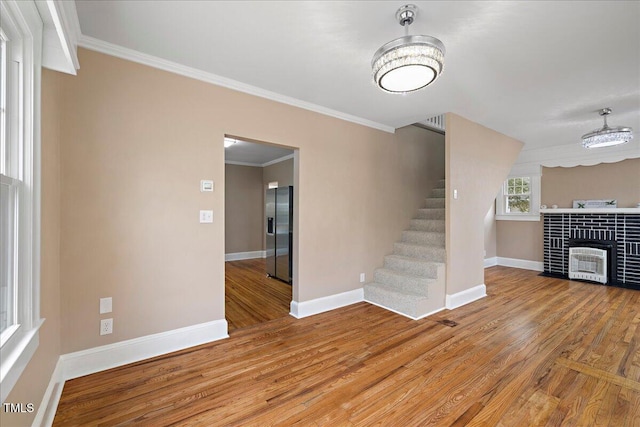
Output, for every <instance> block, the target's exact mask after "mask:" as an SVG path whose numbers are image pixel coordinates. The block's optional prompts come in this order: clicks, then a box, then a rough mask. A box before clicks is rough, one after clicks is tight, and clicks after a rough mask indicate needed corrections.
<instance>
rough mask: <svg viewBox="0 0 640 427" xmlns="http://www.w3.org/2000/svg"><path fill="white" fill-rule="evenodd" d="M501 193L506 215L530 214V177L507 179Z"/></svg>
mask: <svg viewBox="0 0 640 427" xmlns="http://www.w3.org/2000/svg"><path fill="white" fill-rule="evenodd" d="M503 193H504V198H505V201H504V208H505V212H506V213H531V177H528V176H521V177H518V178H509V179H507V180H506V181H505V183H504V190H503Z"/></svg>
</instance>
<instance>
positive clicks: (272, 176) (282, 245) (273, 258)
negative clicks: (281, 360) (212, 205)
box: [225, 135, 298, 333]
mask: <svg viewBox="0 0 640 427" xmlns="http://www.w3.org/2000/svg"><path fill="white" fill-rule="evenodd" d="M297 154H298V150H297V149H296V148H294V147H287V146H282V145H277V144H271V143H265V142H262V141H256V140H251V139H247V138H242V137H236V136H231V135H225V318H226V320H227V323H228V328H229V332H230V333H232V332H233V331H234V330H236V329H240V328H244V327H247V326H252V325H256V324H259V323H263V322H267V321H270V320H274V319H278V318H281V317H286V316H288V315H289V313H290V306H291V301H292V299H293V288H294V287H295V286H296V280H295V275H294V274H293V269H294V266H295V265H296V262H295V261H296V259H297V253H295V252H294V250H293V242H294V241H295V239H296V235H295V227H297V218H298V214H297V210H296V209H293V206H294V204H295V203H294V200H296V199H297V197H298V194H297V185H295V182H297V179H296V178H297V177H296V172H297V170H298V168H297V161H298V160H297V159H298V155H297ZM269 187H273V188H274V189H272V190H270V189H269ZM285 190H286V191H285ZM285 192H287V193H288V194H289V196H287V198H286V199H287V202H289V203H288V205H287V206H285V205H284V204H282V201H284V199H285V197H284V193H285ZM273 193H276V194H281V193H282V195H281V196H280V201H281V203H279V204H278V205H277V207H276V204H275V197H273V196H272V194H273ZM285 211H286V214H285ZM276 213H277V216H276ZM284 219H286V220H287V221H286V222H284ZM276 239H277V246H276ZM284 261H286V262H284ZM276 262H277V266H276ZM272 263H273V266H271V264H272ZM276 268H277V274H275V273H276Z"/></svg>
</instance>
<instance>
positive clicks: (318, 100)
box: [76, 0, 640, 149]
mask: <svg viewBox="0 0 640 427" xmlns="http://www.w3.org/2000/svg"><path fill="white" fill-rule="evenodd" d="M405 3H406V2H399V1H389V2H384V1H345V2H341V1H298V2H293V1H279V2H274V1H256V2H250V1H244V2H237V1H131V0H128V1H105V0H103V1H84V0H83V1H80V0H78V1H76V7H77V12H78V17H79V21H80V27H81V30H82V35H83V36H85V41H86V39H87V37H86V36H89V37H90V38H94V39H98V40H101V41H104V42H108V43H111V44H114V45H118V46H122V47H124V48H128V49H132V50H135V51H139V52H142V53H145V54H148V55H153V56H156V57H159V58H162V59H164V60H169V61H172V62H175V63H178V64H182V65H185V66H188V67H192V68H194V69H197V70H201V71H204V72H207V73H211V74H214V75H216V76H219V77H222V78H227V79H232V80H234V81H237V82H240V83H242V84H244V85H250V86H253V87H256V88H260V89H263V90H265V91H269V92H273V93H275V94H280V95H283V96H285V97H289V98H293V99H296V100H300V101H302V102H304V103H307V105H309V104H313V105H315V106H317V107H318V109H319V110H322V109H327V111H334V112H339V113H343V114H345V115H348V116H351V117H355V118H361V119H363V120H364V121H368V122H372V123H374V126H375V124H378V125H380V127H390V128H398V127H402V126H405V125H408V124H412V123H415V122H419V121H422V120H424V119H426V118H428V117H431V116H434V115H438V114H441V113H444V112H453V113H456V114H459V115H461V116H464V117H466V118H468V119H470V120H473V121H475V122H478V123H480V124H482V125H484V126H487V127H489V128H492V129H495V130H497V131H499V132H502V133H504V134H506V135H509V136H512V137H514V138H517V139H519V140H521V141H523V142H524V143H525V144H526V145H525V149H532V148H540V147H550V146H558V145H567V144H577V143H578V141H579V139H580V136H581V135H582V134H584V133H587V132H588V131H591V130H593V129H596V128H598V127H601V126H602V120H601V118H600V117H599V116H598V114H597V113H596V111H597V110H599V109H600V108H603V107H611V108H612V109H613V114H612V116H610V118H609V124H610V125H624V126H631V127H633V128H634V130H635V134H636V139H635V140H634V142H633V143H632V144H640V134H639V132H640V2H638V1H584V2H582V1H553V2H551V1H429V2H413V3H415V4H416V5H417V6H418V10H419V12H418V16H417V19H416V21H415V23H414V24H413V25H411V27H410V33H411V34H426V35H431V36H434V37H437V38H439V39H440V40H442V41H443V43H444V44H445V46H446V56H445V69H444V73H443V75H442V77H440V78H439V79H438V80H437V81H436V82H435V83H434V84H433V85H431V86H429V87H427V88H426V89H424V90H421V91H418V92H415V93H411V94H407V95H393V94H388V93H385V92H382V91H381V90H379V89H377V88H376V87H375V86H374V84H373V83H372V79H371V65H370V62H371V57H372V56H373V54H374V52H375V51H376V50H377V49H378V48H379V47H380V46H381V45H382V44H384V43H386V42H388V41H390V40H391V39H394V38H397V37H400V36H402V35H403V34H404V33H403V31H404V30H403V28H402V27H400V25H398V23H397V22H396V21H395V17H394V15H395V12H396V10H397V9H398V7H400V6H402V5H403V4H405ZM81 40H82V38H81ZM636 146H637V147H640V145H636ZM639 149H640V148H639Z"/></svg>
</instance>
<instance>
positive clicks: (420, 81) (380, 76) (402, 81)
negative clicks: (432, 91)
mask: <svg viewBox="0 0 640 427" xmlns="http://www.w3.org/2000/svg"><path fill="white" fill-rule="evenodd" d="M371 67H372V69H373V80H374V82H375V83H376V84H377V85H378V86H379V87H380V88H381V89H382V90H385V91H387V92H393V93H406V92H412V91H414V90H418V89H422V88H423V87H425V86H428V85H429V84H431V83H433V82H434V81H435V80H436V79H437V78H438V76H440V74H441V73H442V69H443V68H444V45H443V44H442V42H441V41H440V40H438V39H436V38H434V37H430V36H405V37H400V38H399V39H395V40H392V41H390V42H389V43H387V44H385V45H384V46H382V47H381V48H380V49H378V51H377V52H376V53H375V55H374V56H373V60H372V61H371Z"/></svg>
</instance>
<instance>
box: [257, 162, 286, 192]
mask: <svg viewBox="0 0 640 427" xmlns="http://www.w3.org/2000/svg"><path fill="white" fill-rule="evenodd" d="M262 174H263V175H262V177H263V178H262V179H263V183H264V188H267V186H268V184H269V183H270V182H273V181H277V182H278V187H288V186H290V185H293V159H288V160H285V161H282V162H278V163H274V164H273V165H269V166H265V167H264V168H262Z"/></svg>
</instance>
